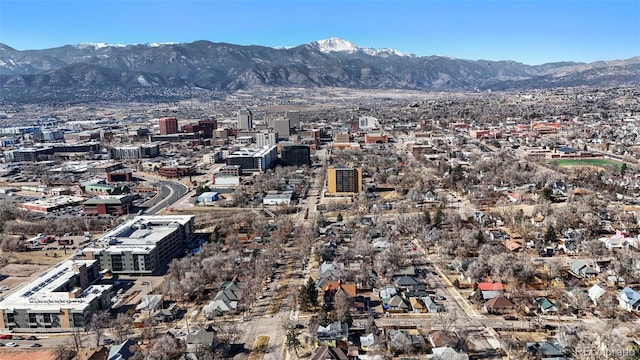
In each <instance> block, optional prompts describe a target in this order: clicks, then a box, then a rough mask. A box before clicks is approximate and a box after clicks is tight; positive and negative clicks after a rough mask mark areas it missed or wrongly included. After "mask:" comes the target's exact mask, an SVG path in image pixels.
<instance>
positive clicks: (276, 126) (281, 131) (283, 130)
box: [270, 119, 291, 139]
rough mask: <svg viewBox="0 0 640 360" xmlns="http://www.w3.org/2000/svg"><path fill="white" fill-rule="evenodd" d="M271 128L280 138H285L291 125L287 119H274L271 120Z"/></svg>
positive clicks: (289, 132)
mask: <svg viewBox="0 0 640 360" xmlns="http://www.w3.org/2000/svg"><path fill="white" fill-rule="evenodd" d="M270 126H271V128H273V131H275V132H277V133H278V136H280V139H286V138H288V137H289V135H291V125H290V121H289V119H275V120H273V121H271V125H270Z"/></svg>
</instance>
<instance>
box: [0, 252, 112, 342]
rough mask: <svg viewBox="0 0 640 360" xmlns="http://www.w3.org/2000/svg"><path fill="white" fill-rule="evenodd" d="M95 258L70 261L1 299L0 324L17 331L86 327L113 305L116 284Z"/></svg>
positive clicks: (52, 330)
mask: <svg viewBox="0 0 640 360" xmlns="http://www.w3.org/2000/svg"><path fill="white" fill-rule="evenodd" d="M99 279H100V268H99V264H98V262H97V261H95V260H66V261H63V262H61V263H59V264H57V265H55V266H53V267H52V268H50V269H48V270H47V271H45V272H44V273H42V274H40V275H39V276H37V277H36V278H35V279H33V280H31V281H29V282H27V283H26V284H24V285H22V286H21V287H20V288H18V289H17V290H15V291H14V292H13V293H11V294H10V295H8V296H5V297H4V298H2V300H0V325H2V328H3V329H6V330H12V331H15V332H30V333H37V332H67V331H72V330H73V329H74V328H77V329H81V330H84V328H85V326H86V325H87V322H88V319H89V317H90V316H91V315H92V314H93V313H95V312H97V311H101V310H109V308H110V307H111V296H110V295H111V294H110V293H111V288H112V285H96V284H95V282H96V281H98V280H99Z"/></svg>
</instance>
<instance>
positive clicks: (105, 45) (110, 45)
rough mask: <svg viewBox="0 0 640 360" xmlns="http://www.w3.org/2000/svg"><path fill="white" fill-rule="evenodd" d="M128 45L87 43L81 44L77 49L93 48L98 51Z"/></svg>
mask: <svg viewBox="0 0 640 360" xmlns="http://www.w3.org/2000/svg"><path fill="white" fill-rule="evenodd" d="M126 46H127V45H124V44H107V43H91V42H86V43H81V44H78V45H76V48H78V49H89V48H93V49H94V50H98V49H103V48H107V47H126Z"/></svg>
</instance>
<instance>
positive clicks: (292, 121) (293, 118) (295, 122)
mask: <svg viewBox="0 0 640 360" xmlns="http://www.w3.org/2000/svg"><path fill="white" fill-rule="evenodd" d="M287 119H289V126H290V127H292V128H299V127H300V112H299V111H287Z"/></svg>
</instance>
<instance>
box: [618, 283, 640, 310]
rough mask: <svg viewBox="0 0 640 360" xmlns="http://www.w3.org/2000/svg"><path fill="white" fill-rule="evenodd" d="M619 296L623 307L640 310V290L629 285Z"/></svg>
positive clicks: (619, 301)
mask: <svg viewBox="0 0 640 360" xmlns="http://www.w3.org/2000/svg"><path fill="white" fill-rule="evenodd" d="M617 298H618V303H619V304H620V307H622V308H623V309H625V310H627V311H629V312H632V311H633V312H640V292H638V291H636V290H634V289H632V288H630V287H629V286H627V287H625V288H624V289H622V290H620V292H619V293H618V296H617Z"/></svg>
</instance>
